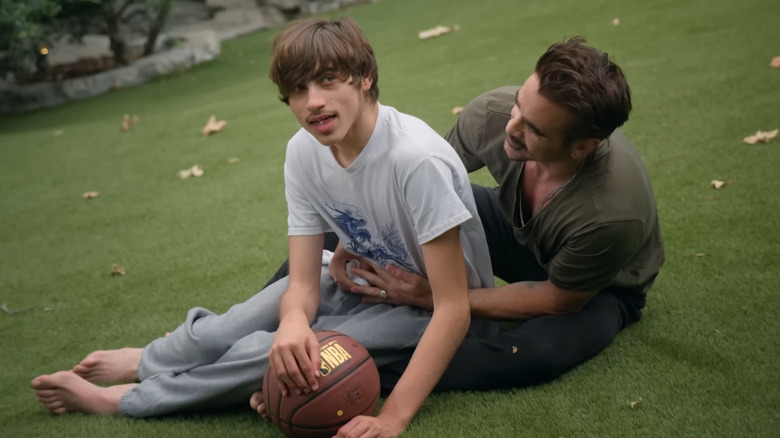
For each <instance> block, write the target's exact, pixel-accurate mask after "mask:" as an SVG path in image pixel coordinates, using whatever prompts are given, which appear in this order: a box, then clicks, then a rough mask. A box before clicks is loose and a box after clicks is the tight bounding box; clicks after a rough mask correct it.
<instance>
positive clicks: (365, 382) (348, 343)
mask: <svg viewBox="0 0 780 438" xmlns="http://www.w3.org/2000/svg"><path fill="white" fill-rule="evenodd" d="M314 334H315V335H317V340H318V341H319V343H320V360H321V366H320V375H319V378H318V383H319V387H318V389H317V391H312V392H309V393H308V394H300V395H296V394H293V393H289V394H287V395H286V396H284V397H282V391H281V388H280V387H279V381H278V379H277V378H276V373H275V372H274V369H273V367H272V366H269V367H268V371H267V372H266V373H265V378H264V379H263V399H264V400H265V406H266V408H267V410H268V416H269V417H270V419H271V422H272V423H273V424H274V426H276V427H277V428H279V430H281V431H282V433H284V434H285V435H287V436H288V437H290V438H318V437H328V438H330V437H332V436H333V435H335V434H336V432H337V431H338V430H339V428H340V427H341V426H343V425H345V424H347V423H348V422H349V420H351V419H352V418H354V417H356V416H358V415H374V413H375V412H376V407H377V405H378V404H379V392H380V386H379V372H378V371H377V369H376V364H375V363H374V360H373V359H372V358H371V356H370V355H369V354H368V351H366V349H365V348H363V346H362V345H360V343H358V342H357V341H356V340H354V339H352V338H351V337H349V336H347V335H345V334H343V333H339V332H335V331H331V330H315V331H314Z"/></svg>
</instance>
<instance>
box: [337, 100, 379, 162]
mask: <svg viewBox="0 0 780 438" xmlns="http://www.w3.org/2000/svg"><path fill="white" fill-rule="evenodd" d="M378 115H379V104H378V103H377V102H368V103H366V105H365V106H364V107H363V110H362V111H361V112H360V116H359V117H358V119H357V120H355V123H354V124H353V125H352V128H351V129H350V130H349V132H348V133H347V135H345V136H344V138H343V139H342V140H341V141H340V142H339V143H338V144H335V145H332V146H330V151H331V153H332V154H333V157H334V158H335V159H336V161H337V162H338V163H339V165H340V166H341V167H343V168H347V167H349V166H350V165H352V163H353V162H354V161H355V160H356V159H357V157H358V155H360V152H362V151H363V148H365V147H366V144H367V143H368V140H369V139H370V138H371V134H373V133H374V128H375V127H376V120H377V117H378Z"/></svg>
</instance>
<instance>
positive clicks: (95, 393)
mask: <svg viewBox="0 0 780 438" xmlns="http://www.w3.org/2000/svg"><path fill="white" fill-rule="evenodd" d="M134 386H136V385H135V384H127V385H117V386H109V387H105V388H103V387H100V386H97V385H94V384H92V383H89V382H87V381H86V380H84V379H82V378H81V377H79V376H77V375H76V374H75V373H73V372H72V371H60V372H58V373H54V374H50V375H43V376H38V377H36V378H35V379H33V381H32V387H33V389H34V390H35V395H36V397H38V402H39V403H40V404H42V405H43V406H44V407H45V408H46V409H48V410H49V411H51V413H52V414H64V413H66V412H84V413H87V414H97V415H116V414H117V413H118V412H119V399H120V398H121V397H122V395H123V394H124V393H125V392H127V391H129V390H130V389H132V388H133V387H134Z"/></svg>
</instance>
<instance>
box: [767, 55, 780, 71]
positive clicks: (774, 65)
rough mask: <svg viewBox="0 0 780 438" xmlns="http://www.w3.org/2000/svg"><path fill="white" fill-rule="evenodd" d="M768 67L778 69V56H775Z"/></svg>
mask: <svg viewBox="0 0 780 438" xmlns="http://www.w3.org/2000/svg"><path fill="white" fill-rule="evenodd" d="M769 66H770V67H773V68H780V56H775V57H774V58H772V62H770V63H769Z"/></svg>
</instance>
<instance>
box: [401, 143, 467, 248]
mask: <svg viewBox="0 0 780 438" xmlns="http://www.w3.org/2000/svg"><path fill="white" fill-rule="evenodd" d="M464 184H467V181H461V178H460V177H459V176H458V174H457V172H455V171H454V170H453V169H451V168H450V167H449V165H448V164H447V163H446V162H445V161H444V160H442V159H440V158H437V157H428V158H427V159H425V160H424V161H422V162H421V163H420V164H419V165H418V166H417V167H416V168H415V169H414V171H413V172H412V174H411V175H410V177H409V179H408V181H407V183H406V186H405V187H404V189H403V192H404V197H405V199H406V204H407V206H408V208H409V211H410V213H411V215H412V221H413V222H414V229H415V232H416V233H417V240H418V242H419V244H420V245H422V244H425V243H427V242H429V241H431V240H433V239H435V238H436V237H438V236H440V235H441V234H442V233H444V232H445V231H447V230H449V229H451V228H454V227H456V226H458V225H460V224H462V223H463V222H466V221H467V220H469V219H470V218H471V213H470V212H469V210H468V209H467V208H466V206H465V205H464V204H463V201H462V200H461V198H460V196H459V195H458V194H459V193H460V191H462V190H464Z"/></svg>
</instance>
